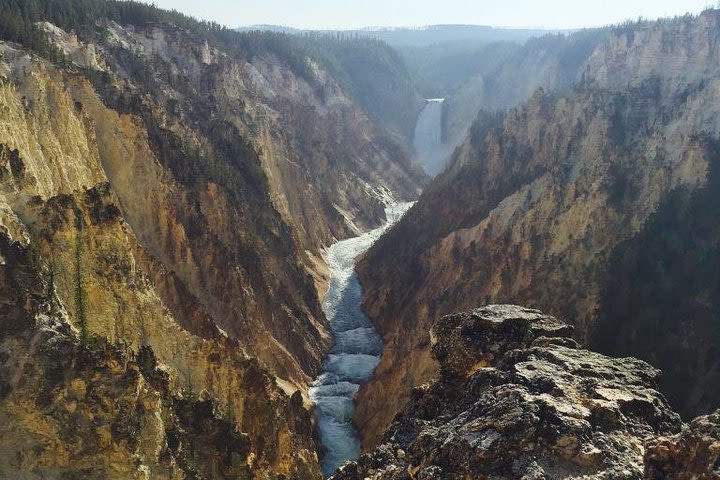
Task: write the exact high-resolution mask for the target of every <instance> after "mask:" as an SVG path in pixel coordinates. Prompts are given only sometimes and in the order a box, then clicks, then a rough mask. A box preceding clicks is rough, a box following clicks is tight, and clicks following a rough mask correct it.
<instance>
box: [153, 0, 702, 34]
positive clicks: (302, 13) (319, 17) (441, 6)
mask: <svg viewBox="0 0 720 480" xmlns="http://www.w3.org/2000/svg"><path fill="white" fill-rule="evenodd" d="M154 2H155V4H156V5H158V6H159V7H163V8H174V9H176V10H180V11H182V12H185V13H189V14H191V15H193V16H195V17H199V18H204V19H210V20H215V21H217V22H219V23H222V24H225V25H228V26H245V25H256V24H263V23H265V24H277V25H289V26H293V27H300V28H352V27H364V26H420V25H429V24H437V23H464V24H479V25H492V26H504V27H548V28H574V27H583V26H588V27H589V26H602V25H607V24H611V23H618V22H621V21H623V20H626V19H636V18H638V17H640V16H642V17H645V18H658V17H665V16H673V15H679V14H684V13H687V12H692V13H698V12H700V11H701V10H703V9H704V8H705V7H707V6H710V5H713V4H715V3H716V2H712V1H708V0H154Z"/></svg>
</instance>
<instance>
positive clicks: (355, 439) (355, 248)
mask: <svg viewBox="0 0 720 480" xmlns="http://www.w3.org/2000/svg"><path fill="white" fill-rule="evenodd" d="M411 206H412V203H399V204H390V205H388V206H387V207H386V208H385V215H386V217H387V222H386V223H385V224H384V225H383V226H381V227H378V228H376V229H374V230H371V231H369V232H367V233H364V234H363V235H361V236H359V237H355V238H350V239H347V240H341V241H339V242H337V243H335V244H333V245H332V246H331V247H330V248H329V249H328V251H327V261H328V265H329V268H330V284H329V287H328V291H327V293H326V294H325V300H324V301H323V311H324V312H325V315H326V316H327V318H328V321H329V322H330V329H331V330H332V332H333V340H334V346H333V348H332V350H330V355H329V356H328V358H327V359H326V360H325V363H324V364H323V371H322V373H321V374H320V376H318V378H317V379H316V380H315V382H314V383H313V386H312V387H311V388H310V399H311V400H312V401H313V402H314V404H315V418H316V420H317V424H318V433H319V437H320V442H321V446H320V449H321V455H322V468H323V473H324V474H325V475H326V476H330V475H331V474H332V473H333V472H334V471H335V470H336V469H337V468H338V467H339V466H340V465H341V464H343V463H344V462H346V461H348V460H355V459H356V458H357V457H358V456H360V452H361V445H360V437H359V435H358V433H357V431H356V430H355V426H354V425H353V424H352V418H353V415H354V414H355V395H356V394H357V391H358V389H359V388H360V385H362V384H363V383H365V382H367V381H368V380H369V379H370V377H371V375H372V372H373V370H374V369H375V367H376V366H377V364H378V363H379V362H380V355H381V354H382V350H383V342H382V339H381V338H380V335H378V333H377V332H376V331H375V327H374V326H373V324H372V322H371V321H370V319H369V318H368V317H367V315H365V313H364V312H363V311H362V308H361V303H362V287H361V286H360V282H359V280H358V277H357V274H356V273H355V260H356V259H357V257H358V256H359V255H362V254H363V253H364V252H365V251H367V249H368V248H370V247H371V246H372V244H373V243H374V242H375V241H376V240H377V239H378V238H379V237H380V235H382V234H383V233H384V232H385V230H387V229H388V228H389V227H390V226H392V225H393V224H394V223H395V222H397V221H398V220H399V219H400V218H401V217H402V215H403V214H404V213H405V212H406V211H407V209H409V208H410V207H411Z"/></svg>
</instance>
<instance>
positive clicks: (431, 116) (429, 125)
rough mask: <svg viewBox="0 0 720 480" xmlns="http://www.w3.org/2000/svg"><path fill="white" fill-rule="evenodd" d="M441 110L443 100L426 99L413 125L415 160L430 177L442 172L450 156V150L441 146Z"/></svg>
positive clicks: (443, 105)
mask: <svg viewBox="0 0 720 480" xmlns="http://www.w3.org/2000/svg"><path fill="white" fill-rule="evenodd" d="M443 108H445V99H444V98H431V99H428V100H427V103H426V104H425V108H423V109H422V111H421V112H420V116H418V119H417V124H416V125H415V138H414V140H413V145H414V146H415V152H416V153H417V160H418V162H419V163H420V165H421V166H422V167H423V169H424V170H425V172H426V173H427V174H428V175H432V176H435V175H437V174H438V173H440V172H442V170H443V169H444V168H445V165H446V164H447V160H448V157H449V156H450V148H449V147H447V146H446V145H444V144H443V139H442V121H443Z"/></svg>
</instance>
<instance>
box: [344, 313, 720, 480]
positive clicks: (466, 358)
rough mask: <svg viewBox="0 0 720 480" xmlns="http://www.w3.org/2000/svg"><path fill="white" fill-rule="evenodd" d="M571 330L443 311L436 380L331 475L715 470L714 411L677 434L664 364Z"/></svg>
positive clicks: (525, 318) (605, 474) (553, 322)
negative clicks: (604, 351) (582, 340)
mask: <svg viewBox="0 0 720 480" xmlns="http://www.w3.org/2000/svg"><path fill="white" fill-rule="evenodd" d="M571 330H572V327H570V326H568V325H566V324H564V323H562V322H560V321H559V320H557V319H556V318H554V317H551V316H547V315H544V314H542V313H541V312H539V311H537V310H531V309H527V308H522V307H517V306H511V305H496V306H488V307H484V308H480V309H476V310H474V311H471V312H468V313H462V314H456V315H451V316H447V317H444V318H442V319H441V320H440V321H439V322H437V323H436V325H435V326H434V328H433V332H432V340H433V347H432V353H433V356H434V358H435V360H437V362H438V363H439V365H440V375H439V378H438V380H437V381H435V382H434V383H433V384H431V385H424V386H422V387H419V388H416V389H415V390H414V391H413V393H412V399H411V401H410V402H409V404H408V406H407V407H406V408H405V409H404V410H403V411H402V412H401V413H400V414H399V415H398V416H397V417H396V418H395V421H394V422H393V424H392V425H391V427H390V429H389V430H388V431H387V432H386V433H385V436H384V437H383V440H382V442H381V444H380V446H378V447H377V448H376V449H375V450H374V451H373V452H371V453H369V454H366V455H363V456H362V457H361V458H360V459H359V461H358V462H357V463H350V464H346V465H345V466H344V467H343V468H341V469H340V470H339V471H338V473H336V475H335V476H334V477H333V478H334V479H335V480H354V479H364V478H372V479H425V480H429V479H466V478H473V479H484V478H524V479H541V478H597V479H600V478H603V479H611V478H612V479H622V478H625V479H631V478H643V476H644V475H646V468H645V465H647V475H648V477H649V478H667V477H666V476H663V475H671V473H669V472H671V471H673V469H675V470H674V471H682V470H683V469H684V468H685V467H686V465H684V464H682V463H681V462H683V461H687V462H691V463H690V464H688V465H687V467H688V468H690V465H692V468H694V469H695V470H693V471H696V472H698V473H699V472H706V471H708V468H716V467H713V462H715V465H716V464H717V461H718V458H719V457H718V448H717V438H718V435H717V432H718V427H717V425H718V422H717V418H714V419H713V418H709V417H708V419H706V420H702V419H698V420H696V421H695V422H693V424H692V425H691V426H690V428H689V429H686V430H682V433H681V429H682V428H683V425H682V422H681V420H680V417H679V416H678V415H677V414H676V413H674V412H673V411H672V409H671V408H670V407H669V405H668V404H667V402H666V400H665V398H664V397H663V396H662V394H660V393H658V391H657V390H656V389H655V386H656V382H657V379H658V376H659V373H660V372H659V371H658V370H656V369H655V368H653V367H651V366H650V365H648V364H647V363H645V362H643V361H641V360H637V359H634V358H618V359H616V358H610V357H606V356H604V355H600V354H598V353H594V352H590V351H588V350H584V349H582V348H580V347H579V346H578V344H577V343H576V342H575V341H574V340H572V339H571V338H570V337H569V335H570V334H571ZM715 416H717V414H716V415H715ZM658 438H660V439H658ZM713 442H714V443H713ZM646 444H647V445H649V446H646ZM644 452H645V463H643V454H644ZM711 458H712V460H708V459H711ZM680 459H682V460H680ZM695 459H698V461H697V462H696V461H695ZM673 462H675V463H673ZM657 472H661V473H657ZM707 475H708V476H707V477H702V478H715V477H712V476H711V475H712V474H710V473H708V474H707ZM676 478H685V477H681V476H679V477H676ZM688 478H690V477H688ZM693 478H698V477H693Z"/></svg>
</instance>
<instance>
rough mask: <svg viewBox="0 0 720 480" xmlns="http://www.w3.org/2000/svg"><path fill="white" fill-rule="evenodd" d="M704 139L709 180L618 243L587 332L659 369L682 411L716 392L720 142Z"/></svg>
mask: <svg viewBox="0 0 720 480" xmlns="http://www.w3.org/2000/svg"><path fill="white" fill-rule="evenodd" d="M702 141H704V142H707V144H708V146H707V149H708V158H710V159H711V160H712V162H711V170H710V174H709V176H708V183H707V185H706V186H705V187H703V188H701V189H698V190H695V191H688V190H687V189H679V190H676V191H674V192H672V193H671V194H670V195H669V196H668V197H667V198H666V199H665V200H664V201H663V202H662V204H661V205H660V207H659V208H658V210H657V211H656V212H655V214H653V216H652V218H651V219H650V221H649V222H648V223H647V225H646V226H645V228H644V229H643V230H642V232H640V234H639V235H637V236H636V237H634V238H632V239H630V240H628V241H626V242H624V243H623V244H621V245H620V246H619V247H618V248H617V250H616V251H615V253H614V254H613V258H612V261H611V265H610V268H609V272H608V274H607V278H606V281H605V283H606V285H605V289H604V292H603V295H602V298H601V304H600V309H599V312H600V318H599V320H598V322H597V329H596V331H595V332H594V335H593V337H592V343H593V346H594V347H595V348H599V349H602V350H603V351H606V352H609V353H611V354H613V355H634V356H639V357H640V358H643V359H644V360H647V361H649V362H650V363H652V364H653V365H655V366H656V367H658V368H660V369H661V370H662V371H663V374H664V375H663V379H662V382H661V387H662V390H663V391H665V392H667V394H668V396H669V397H670V400H671V403H673V406H674V407H675V408H676V409H678V410H679V411H680V413H681V414H683V415H685V416H687V417H688V418H689V417H691V416H694V415H696V414H699V413H703V412H704V411H706V410H707V408H709V406H711V405H713V404H714V403H715V400H716V399H717V398H718V397H719V396H720V386H719V385H718V383H717V382H716V381H715V379H716V378H717V375H718V372H720V348H718V345H719V344H720V331H719V330H718V321H720V219H718V215H717V212H718V211H720V165H718V164H717V160H718V156H719V155H720V144H719V143H718V142H717V141H708V140H705V139H702ZM698 379H706V381H702V380H701V381H698Z"/></svg>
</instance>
